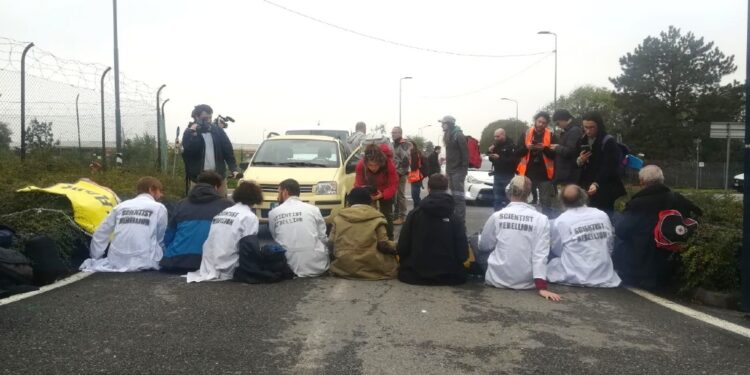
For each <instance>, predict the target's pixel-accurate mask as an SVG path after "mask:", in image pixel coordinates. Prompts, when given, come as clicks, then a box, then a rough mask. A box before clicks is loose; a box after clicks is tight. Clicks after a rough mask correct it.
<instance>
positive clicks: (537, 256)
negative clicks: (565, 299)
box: [478, 176, 560, 301]
mask: <svg viewBox="0 0 750 375" xmlns="http://www.w3.org/2000/svg"><path fill="white" fill-rule="evenodd" d="M531 186H532V182H531V180H530V179H529V178H528V177H525V176H516V177H513V179H512V180H510V183H509V184H508V195H509V196H510V204H509V205H508V206H507V207H505V208H503V209H502V210H500V211H498V212H495V213H494V214H492V216H490V218H489V219H488V220H487V223H486V224H485V225H484V229H483V230H482V235H481V237H480V241H479V251H480V253H485V254H486V253H488V252H489V253H490V254H489V257H488V258H487V273H486V274H485V277H484V280H485V282H486V283H487V284H488V285H491V286H494V287H497V288H509V289H531V288H534V287H536V289H537V291H538V292H539V295H540V296H542V297H544V298H545V299H551V300H553V301H559V300H560V296H559V295H557V294H555V293H552V292H550V291H549V290H547V256H548V255H549V241H550V239H549V238H550V231H549V228H550V226H549V219H547V217H546V216H544V215H542V214H541V213H539V212H538V211H537V210H536V209H534V207H533V206H531V205H529V204H527V203H526V200H527V199H528V198H529V195H530V194H531ZM479 256H482V257H484V255H482V254H479V255H478V257H479Z"/></svg>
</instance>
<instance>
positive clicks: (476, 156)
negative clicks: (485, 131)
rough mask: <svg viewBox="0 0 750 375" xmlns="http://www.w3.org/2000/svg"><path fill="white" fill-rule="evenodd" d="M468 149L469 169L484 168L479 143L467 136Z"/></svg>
mask: <svg viewBox="0 0 750 375" xmlns="http://www.w3.org/2000/svg"><path fill="white" fill-rule="evenodd" d="M466 149H467V150H468V151H469V168H479V167H481V166H482V153H481V152H480V151H479V141H478V140H477V139H476V138H474V137H472V136H470V135H467V136H466Z"/></svg>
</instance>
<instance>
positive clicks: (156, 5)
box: [0, 0, 747, 143]
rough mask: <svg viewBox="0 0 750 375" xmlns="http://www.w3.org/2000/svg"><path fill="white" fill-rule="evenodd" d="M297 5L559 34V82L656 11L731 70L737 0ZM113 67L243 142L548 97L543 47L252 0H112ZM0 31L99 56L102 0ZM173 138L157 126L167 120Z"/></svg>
mask: <svg viewBox="0 0 750 375" xmlns="http://www.w3.org/2000/svg"><path fill="white" fill-rule="evenodd" d="M273 1H274V2H276V3H278V4H282V5H283V6H285V7H288V8H290V9H293V10H295V11H297V12H301V13H304V14H307V15H309V16H312V17H315V18H318V19H321V20H324V21H327V22H329V23H332V24H335V25H338V26H341V27H343V28H348V29H351V30H355V31H357V32H360V33H364V34H369V35H372V36H376V37H379V38H382V39H387V40H391V41H394V42H398V43H403V44H408V45H413V46H418V47H422V48H425V49H434V50H444V51H450V52H458V53H464V54H481V55H506V54H529V53H537V52H551V51H552V50H553V49H554V38H553V37H552V36H550V35H537V34H536V33H537V31H540V30H550V31H553V32H555V33H557V34H558V38H559V39H558V43H559V56H558V59H559V60H558V69H559V70H558V95H561V94H566V93H568V92H569V91H570V90H572V89H574V88H576V87H578V86H581V85H585V84H593V85H600V86H606V87H611V84H610V83H609V81H608V78H609V77H613V76H616V75H618V74H619V73H620V65H619V62H618V59H619V58H620V57H621V56H622V55H624V54H625V53H627V52H631V51H632V50H633V49H634V48H635V47H636V46H637V45H638V44H639V43H641V41H642V40H643V39H644V38H645V37H647V36H649V35H658V33H659V32H660V31H663V30H666V29H667V27H668V26H669V25H674V26H677V27H679V28H681V29H682V30H683V31H684V32H686V31H692V32H694V33H695V34H696V35H698V36H703V37H704V38H705V39H706V40H707V41H714V42H715V43H716V45H717V46H718V47H719V48H720V49H721V50H722V51H723V52H724V53H726V54H728V55H735V62H736V64H737V66H738V70H737V73H735V74H734V75H732V76H731V77H729V78H730V79H737V80H741V81H744V79H745V45H746V22H747V20H746V15H747V8H746V7H747V2H746V1H742V0H714V1H710V2H709V1H697V0H690V1H686V0H682V1H676V0H675V1H672V0H669V1H668V0H648V1H646V0H627V1H625V0H618V1H601V0H599V1H595V0H591V1H572V0H568V1H559V0H557V1H512V2H511V1H498V0H495V1H491V0H487V1H471V0H464V1H450V2H449V1H426V0H425V1H405V0H400V1H396V0H380V1H352V0H349V1H344V0H325V1H311V0H307V1H302V0H273ZM118 5H119V9H118V13H119V44H120V69H121V71H122V72H124V73H125V74H127V75H128V76H129V77H131V78H134V79H138V80H141V81H145V82H147V83H149V84H151V85H152V86H153V87H158V86H159V85H160V84H162V83H165V84H167V88H166V89H165V90H164V91H163V97H164V98H167V97H168V98H170V99H171V101H170V103H169V105H168V107H167V110H166V111H167V117H168V119H167V121H168V124H167V129H168V131H167V133H168V134H173V132H174V129H175V128H176V127H177V126H178V125H181V126H184V124H185V123H186V122H187V120H188V119H189V114H190V110H191V109H192V107H193V106H194V105H195V104H200V103H207V104H210V105H211V106H212V107H213V108H214V110H215V112H218V113H221V114H225V115H231V116H233V117H234V118H235V119H236V120H237V123H236V124H233V125H231V126H230V128H229V129H228V130H229V131H228V133H229V135H230V138H231V139H232V140H233V141H234V142H237V143H257V142H258V141H259V139H260V138H261V133H262V132H263V130H264V129H265V131H270V130H274V131H280V130H283V129H285V128H288V127H301V126H314V125H316V124H317V123H318V121H320V124H321V126H325V127H334V128H346V129H352V128H353V127H354V124H355V123H356V122H357V121H365V122H366V123H367V124H368V126H370V127H372V126H375V125H377V124H380V123H383V124H386V126H387V127H388V128H389V129H390V127H392V126H395V125H397V124H398V122H399V116H398V113H399V78H401V77H404V76H412V77H414V79H412V80H405V81H403V101H402V103H403V114H402V124H403V127H404V129H405V133H406V134H409V135H411V134H417V133H418V129H419V128H420V127H423V126H426V125H433V126H432V127H428V128H425V129H424V130H423V132H424V135H425V136H427V137H428V138H429V139H431V140H433V141H434V140H436V139H437V138H438V136H439V127H438V126H437V123H436V120H437V119H438V118H440V117H442V116H443V115H446V114H450V115H453V116H454V117H456V118H457V122H458V124H459V125H460V126H461V127H462V128H464V130H465V132H466V133H468V134H472V135H474V136H476V137H478V136H479V134H480V132H481V129H482V128H483V127H484V126H486V125H487V124H488V123H490V122H492V121H494V120H497V119H501V118H512V117H514V116H515V106H514V104H513V103H510V102H503V101H500V98H501V97H509V98H513V99H516V100H517V101H518V102H519V117H520V118H521V119H522V120H526V121H528V120H529V119H530V117H531V116H532V115H533V114H534V112H535V111H537V110H538V109H539V108H540V107H542V106H543V105H545V104H546V103H548V102H550V101H552V99H553V84H554V79H553V77H554V76H553V74H554V55H553V54H551V53H545V54H541V55H533V56H527V57H515V58H480V57H463V56H454V55H449V54H440V53H432V52H426V51H419V50H413V49H409V48H403V47H399V46H396V45H392V44H388V43H383V42H380V41H375V40H371V39H367V38H364V37H362V36H358V35H354V34H352V33H348V32H346V31H342V30H340V29H336V28H333V27H330V26H326V25H323V24H321V23H317V22H315V21H311V20H309V19H307V18H303V17H301V16H299V15H297V14H293V13H290V12H288V11H285V10H283V9H280V8H278V7H275V6H273V5H270V4H268V3H266V2H264V1H262V0H250V1H228V0H213V1H210V2H209V1H193V0H191V1H177V0H170V1H166V0H160V1H153V0H151V1H146V0H121V1H120V2H119V4H118ZM0 9H1V10H2V11H0V36H4V37H9V38H12V39H16V40H21V41H33V42H34V43H35V44H36V45H37V46H38V48H42V49H45V50H47V51H50V52H53V53H54V54H56V55H57V56H60V57H66V58H74V59H77V60H81V61H91V62H97V63H102V64H105V65H112V59H113V53H112V47H113V44H112V4H111V1H105V0H64V1H63V0H24V1H20V0H0ZM170 139H171V136H170Z"/></svg>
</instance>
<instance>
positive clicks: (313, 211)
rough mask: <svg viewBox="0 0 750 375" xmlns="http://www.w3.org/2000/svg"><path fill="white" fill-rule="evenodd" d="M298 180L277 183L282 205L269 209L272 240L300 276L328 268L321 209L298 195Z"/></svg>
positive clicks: (324, 227) (320, 272)
mask: <svg viewBox="0 0 750 375" xmlns="http://www.w3.org/2000/svg"><path fill="white" fill-rule="evenodd" d="M299 193H300V191H299V183H298V182H297V181H295V180H293V179H291V178H290V179H287V180H284V181H281V184H279V198H278V199H279V202H280V203H281V205H279V206H278V207H276V208H274V209H273V210H271V212H269V213H268V229H269V230H270V231H271V235H272V236H273V240H274V241H276V242H277V243H278V244H279V245H281V246H283V247H284V249H286V259H287V262H288V263H289V267H290V268H291V269H292V271H293V272H294V274H295V275H297V276H299V277H308V276H319V275H321V274H323V273H325V272H326V271H328V265H329V259H328V249H327V247H326V243H327V242H328V237H327V236H326V222H325V220H324V219H323V215H322V214H321V213H320V209H319V208H318V207H315V206H313V205H311V204H309V203H305V202H302V201H301V200H300V199H299Z"/></svg>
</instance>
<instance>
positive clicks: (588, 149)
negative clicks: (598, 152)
mask: <svg viewBox="0 0 750 375" xmlns="http://www.w3.org/2000/svg"><path fill="white" fill-rule="evenodd" d="M581 151H586V152H591V145H581Z"/></svg>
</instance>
